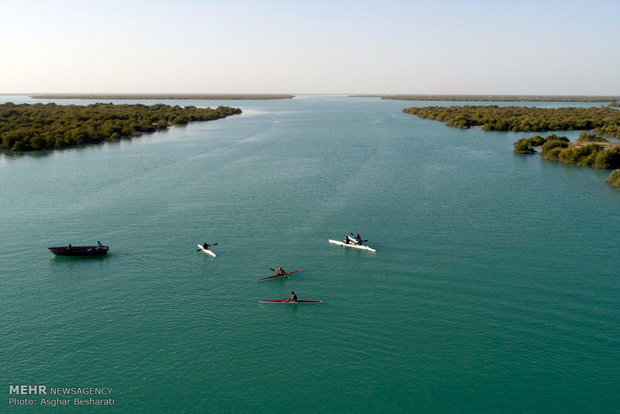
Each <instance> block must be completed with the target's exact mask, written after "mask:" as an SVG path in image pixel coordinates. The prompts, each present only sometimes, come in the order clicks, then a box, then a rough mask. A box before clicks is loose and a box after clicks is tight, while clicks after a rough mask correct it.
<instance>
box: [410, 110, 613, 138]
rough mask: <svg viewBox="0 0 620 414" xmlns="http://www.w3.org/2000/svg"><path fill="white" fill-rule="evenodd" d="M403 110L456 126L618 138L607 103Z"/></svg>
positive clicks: (611, 111) (486, 129)
mask: <svg viewBox="0 0 620 414" xmlns="http://www.w3.org/2000/svg"><path fill="white" fill-rule="evenodd" d="M403 112H404V113H407V114H411V115H416V116H418V117H420V118H424V119H431V120H435V121H441V122H444V123H445V124H446V125H447V126H452V127H456V128H471V127H480V128H481V129H483V130H485V131H512V132H537V131H566V130H590V129H593V130H594V132H595V133H597V134H600V135H607V136H612V137H616V138H620V111H619V110H617V109H613V108H610V107H607V106H600V107H591V108H578V107H563V108H538V107H532V106H504V107H500V106H497V105H485V106H482V105H481V106H475V105H463V106H424V107H410V108H404V109H403Z"/></svg>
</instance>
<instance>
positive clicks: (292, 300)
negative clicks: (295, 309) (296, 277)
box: [286, 291, 297, 302]
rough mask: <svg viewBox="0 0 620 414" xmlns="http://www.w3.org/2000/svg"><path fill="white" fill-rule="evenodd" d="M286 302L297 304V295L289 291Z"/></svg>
mask: <svg viewBox="0 0 620 414" xmlns="http://www.w3.org/2000/svg"><path fill="white" fill-rule="evenodd" d="M286 301H287V302H297V295H296V294H295V292H293V291H291V297H290V298H288V299H287V300H286Z"/></svg>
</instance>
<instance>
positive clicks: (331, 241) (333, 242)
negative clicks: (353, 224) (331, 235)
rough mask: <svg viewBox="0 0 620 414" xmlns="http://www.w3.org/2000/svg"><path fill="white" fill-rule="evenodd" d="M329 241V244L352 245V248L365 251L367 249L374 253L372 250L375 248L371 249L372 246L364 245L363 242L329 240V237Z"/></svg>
mask: <svg viewBox="0 0 620 414" xmlns="http://www.w3.org/2000/svg"><path fill="white" fill-rule="evenodd" d="M347 237H348V236H347ZM349 240H350V238H349ZM329 242H330V243H331V244H335V245H337V246H342V247H352V248H354V249H358V250H367V251H369V252H373V253H374V252H376V250H375V249H373V248H372V247H368V246H366V245H365V244H354V242H350V243H344V242H341V241H339V240H331V239H330V240H329Z"/></svg>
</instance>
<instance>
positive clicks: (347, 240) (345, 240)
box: [343, 236, 351, 244]
mask: <svg viewBox="0 0 620 414" xmlns="http://www.w3.org/2000/svg"><path fill="white" fill-rule="evenodd" d="M343 243H344V244H349V243H351V240H349V236H344V241H343Z"/></svg>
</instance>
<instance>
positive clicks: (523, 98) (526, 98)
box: [360, 95, 620, 102]
mask: <svg viewBox="0 0 620 414" xmlns="http://www.w3.org/2000/svg"><path fill="white" fill-rule="evenodd" d="M360 96H361V97H371V98H381V99H391V100H397V101H486V102H617V101H620V96H596V95H595V96H582V95H577V96H575V95H360Z"/></svg>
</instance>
